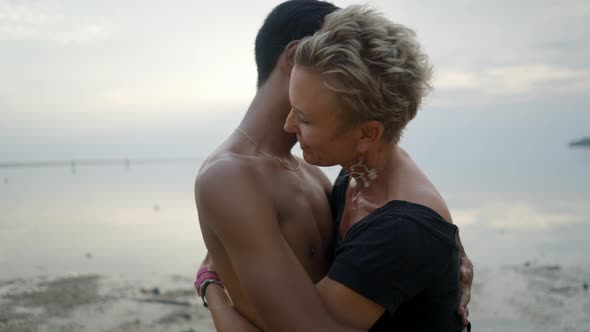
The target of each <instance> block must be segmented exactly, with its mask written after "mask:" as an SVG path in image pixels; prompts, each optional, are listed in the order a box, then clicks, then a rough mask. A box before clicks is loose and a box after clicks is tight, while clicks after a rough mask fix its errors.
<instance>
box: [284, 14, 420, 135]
mask: <svg viewBox="0 0 590 332" xmlns="http://www.w3.org/2000/svg"><path fill="white" fill-rule="evenodd" d="M295 64H296V65H298V66H302V67H305V68H308V69H311V70H313V71H315V72H318V73H320V74H322V75H324V76H325V77H326V85H327V87H328V88H329V89H331V90H332V91H334V92H336V93H337V94H338V95H339V97H340V100H341V101H342V103H343V106H344V109H345V111H346V113H347V116H348V121H349V123H351V124H355V123H359V122H361V121H368V120H377V121H379V122H381V123H382V124H383V126H384V133H383V138H384V139H385V140H387V141H390V142H394V143H397V142H398V141H399V139H400V137H401V133H402V131H403V129H404V127H405V126H406V125H407V123H408V122H409V121H410V120H412V119H413V118H414V116H415V115H416V112H417V111H418V108H419V107H420V102H421V100H422V97H423V96H424V95H425V94H426V93H427V92H428V91H429V90H430V88H431V86H430V78H431V76H432V74H431V73H432V68H431V66H430V64H429V62H428V56H427V55H426V54H425V53H424V52H423V50H422V47H421V46H420V44H419V43H418V41H417V40H416V35H415V33H414V32H413V31H412V30H411V29H409V28H407V27H405V26H404V25H401V24H396V23H393V22H391V21H390V20H388V19H387V18H385V17H384V16H383V15H382V14H380V13H378V12H376V11H375V10H372V9H370V8H368V7H366V6H358V5H355V6H349V7H346V8H344V9H340V10H337V11H335V12H333V13H331V14H329V15H328V16H326V18H325V21H324V25H323V27H322V29H321V30H320V31H318V32H317V33H316V34H314V35H313V36H309V37H306V38H304V39H302V40H301V43H300V44H299V46H298V47H297V51H296V53H295Z"/></svg>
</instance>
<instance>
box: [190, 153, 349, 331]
mask: <svg viewBox="0 0 590 332" xmlns="http://www.w3.org/2000/svg"><path fill="white" fill-rule="evenodd" d="M257 178H258V177H257V175H256V170H253V169H248V168H245V167H240V165H236V163H235V162H233V161H228V160H222V161H218V162H216V163H215V165H211V166H210V167H209V168H208V169H207V170H205V172H204V173H202V174H201V175H200V177H199V178H198V180H197V184H196V188H195V197H196V202H197V207H198V212H199V220H200V223H201V229H202V230H203V231H205V229H207V231H211V232H213V233H214V234H215V236H216V237H217V238H218V239H219V241H220V242H221V243H222V245H223V247H224V249H225V251H226V254H227V256H228V257H229V260H230V261H231V264H232V266H233V268H234V270H235V272H236V274H237V276H238V278H239V282H240V286H241V288H242V290H243V292H244V294H245V296H246V297H247V298H248V300H249V301H250V302H251V303H253V304H254V307H255V309H256V311H257V316H258V317H259V319H260V320H261V321H260V322H256V323H257V324H259V325H260V326H258V327H260V328H262V329H263V330H266V331H348V330H351V329H349V328H347V327H345V326H343V325H341V324H339V323H338V322H337V321H336V320H334V319H333V318H332V317H331V316H330V314H329V313H328V311H327V309H326V307H325V306H324V304H323V303H322V300H321V298H320V296H319V294H318V293H317V291H316V289H315V287H314V285H313V283H312V282H311V280H310V279H309V278H308V277H307V275H306V274H305V270H304V269H303V267H302V266H301V265H300V264H299V262H298V261H297V258H296V257H295V255H294V253H293V252H292V251H291V249H290V247H289V246H288V244H287V242H286V240H285V239H284V237H283V234H282V232H281V230H280V228H279V225H278V222H277V219H276V210H275V209H274V207H273V205H272V199H271V197H268V196H267V193H266V192H265V191H264V190H262V189H261V186H260V184H259V183H258V182H257ZM210 253H211V255H212V257H213V260H214V261H215V260H216V259H215V256H216V253H215V252H213V251H211V252H210ZM238 309H239V307H238ZM247 318H249V319H252V317H247Z"/></svg>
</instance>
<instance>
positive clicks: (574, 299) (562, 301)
mask: <svg viewBox="0 0 590 332" xmlns="http://www.w3.org/2000/svg"><path fill="white" fill-rule="evenodd" d="M165 279H166V280H162V283H161V284H150V283H143V284H141V283H137V282H130V281H125V280H121V279H117V278H113V277H109V276H100V275H78V276H76V275H72V276H64V277H60V278H42V277H40V278H31V279H13V280H3V281H0V331H1V332H10V331H14V332H16V331H22V332H25V331H39V332H50V331H105V332H115V331H175V332H189V331H193V332H196V331H202V332H206V331H214V330H215V329H214V327H213V323H212V321H211V319H210V316H209V313H208V311H207V310H206V309H205V308H203V307H202V305H201V303H200V301H199V299H198V298H197V296H196V294H195V292H194V290H193V289H192V288H191V287H190V285H191V282H192V280H191V279H190V278H189V277H185V276H178V275H177V276H174V275H172V276H169V277H168V278H165ZM589 282H590V269H589V268H588V267H579V268H564V267H561V266H559V265H543V264H539V263H537V262H525V263H523V264H522V265H518V266H516V265H513V266H504V267H500V268H495V269H486V268H484V269H481V270H478V271H477V277H476V280H475V284H474V287H473V301H472V302H471V304H470V310H471V319H472V321H473V322H474V331H483V332H488V331H489V332H491V331H507V330H510V331H522V332H529V331H530V332H533V331H535V332H540V331H547V332H587V331H590V290H589V289H588V288H589Z"/></svg>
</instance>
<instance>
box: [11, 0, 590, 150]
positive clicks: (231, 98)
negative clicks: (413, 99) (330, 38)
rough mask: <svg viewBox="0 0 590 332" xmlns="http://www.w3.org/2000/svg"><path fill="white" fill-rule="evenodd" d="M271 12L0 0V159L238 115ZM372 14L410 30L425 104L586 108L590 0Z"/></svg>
mask: <svg viewBox="0 0 590 332" xmlns="http://www.w3.org/2000/svg"><path fill="white" fill-rule="evenodd" d="M280 2H281V1H270V0H257V1H226V0H216V1H195V0H192V1H145V0H141V1H121V0H117V1H113V0H101V1H81V0H75V1H74V0H69V1H52V0H47V1H10V0H0V131H1V132H0V139H2V140H3V142H0V152H1V151H2V148H5V149H6V147H7V145H8V144H12V143H11V142H10V141H11V140H13V139H14V138H15V137H16V136H18V135H25V134H23V132H27V131H28V132H31V131H39V132H43V131H44V130H45V132H49V131H48V130H47V128H48V127H51V128H52V130H54V131H55V130H59V129H60V125H63V130H64V131H67V132H68V133H70V134H76V133H85V132H88V131H93V130H94V131H96V132H97V133H99V132H100V131H101V130H105V129H107V128H110V127H112V126H113V124H116V125H118V126H121V127H125V126H129V125H132V124H133V123H134V121H135V120H136V119H137V118H138V117H144V121H152V122H158V121H161V120H162V119H163V118H165V117H166V116H168V115H170V114H179V112H180V113H182V112H189V113H191V114H194V113H198V112H201V113H203V112H208V111H210V110H212V109H227V110H233V111H236V112H242V111H243V110H244V108H245V107H246V106H247V103H248V101H249V99H250V98H251V97H252V96H253V94H254V92H255V83H256V68H255V64H254V55H253V43H254V38H255V35H256V32H257V30H258V28H259V27H260V25H261V24H262V22H263V19H264V17H265V16H266V15H267V14H268V13H269V11H270V10H271V9H272V8H273V7H274V6H275V5H276V4H278V3H280ZM334 3H335V4H336V5H338V6H341V7H342V6H346V5H349V4H354V3H359V2H357V1H334ZM369 4H371V5H372V6H374V7H376V8H378V9H380V10H381V11H383V12H384V13H385V14H386V15H387V16H388V17H389V18H390V19H392V20H394V21H396V22H399V23H403V24H405V25H408V26H410V27H411V28H413V29H414V30H415V31H416V32H417V34H418V38H419V40H420V41H421V42H422V43H423V45H424V47H425V49H426V51H427V53H428V54H429V55H430V56H431V61H432V63H433V64H434V66H435V71H436V80H435V82H434V85H435V89H436V91H435V92H434V93H433V94H432V95H431V96H430V97H429V99H428V102H427V104H426V107H427V108H428V107H430V108H437V107H438V108H445V109H456V110H463V111H469V110H470V109H486V108H494V107H506V105H513V106H514V105H525V104H527V105H544V104H547V103H546V101H551V102H549V103H548V104H550V105H549V106H548V107H551V108H554V105H561V104H567V105H568V106H567V108H571V105H576V107H578V108H585V109H586V110H587V111H590V107H589V106H590V98H589V97H590V37H589V36H590V1H588V0H567V1H557V0H556V1H538V0H524V1H523V0H520V1H518V0H516V1H515V0H512V1H508V0H494V1H487V0H485V1H468V0H448V1H438V0H427V1H406V0H404V1H392V0H388V1H371V2H369ZM559 101H563V102H559ZM568 103H569V104H568ZM570 104H571V105H570ZM514 107H518V106H514ZM534 108H536V106H535V107H531V110H530V111H531V112H535V110H534ZM536 111H537V112H539V114H541V113H547V112H549V113H550V112H552V111H553V110H552V109H544V110H536ZM562 111H563V110H562ZM577 112H579V110H577ZM146 114H148V116H146ZM203 114H204V113H203ZM533 116H534V115H533ZM145 118H149V120H145ZM589 129H590V128H589ZM589 131H590V130H589ZM17 141H18V140H17ZM0 159H2V156H0Z"/></svg>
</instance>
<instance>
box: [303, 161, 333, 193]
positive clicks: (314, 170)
mask: <svg viewBox="0 0 590 332" xmlns="http://www.w3.org/2000/svg"><path fill="white" fill-rule="evenodd" d="M300 162H301V165H302V167H303V168H304V169H305V171H306V172H307V173H308V174H309V175H310V176H311V179H312V181H315V182H317V183H320V184H321V185H322V187H323V188H324V190H325V191H326V192H331V191H332V183H331V182H330V179H328V177H327V176H326V174H325V173H324V172H323V171H322V170H321V169H320V168H319V167H318V166H315V165H311V164H308V163H306V162H305V161H304V160H301V161H300Z"/></svg>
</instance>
